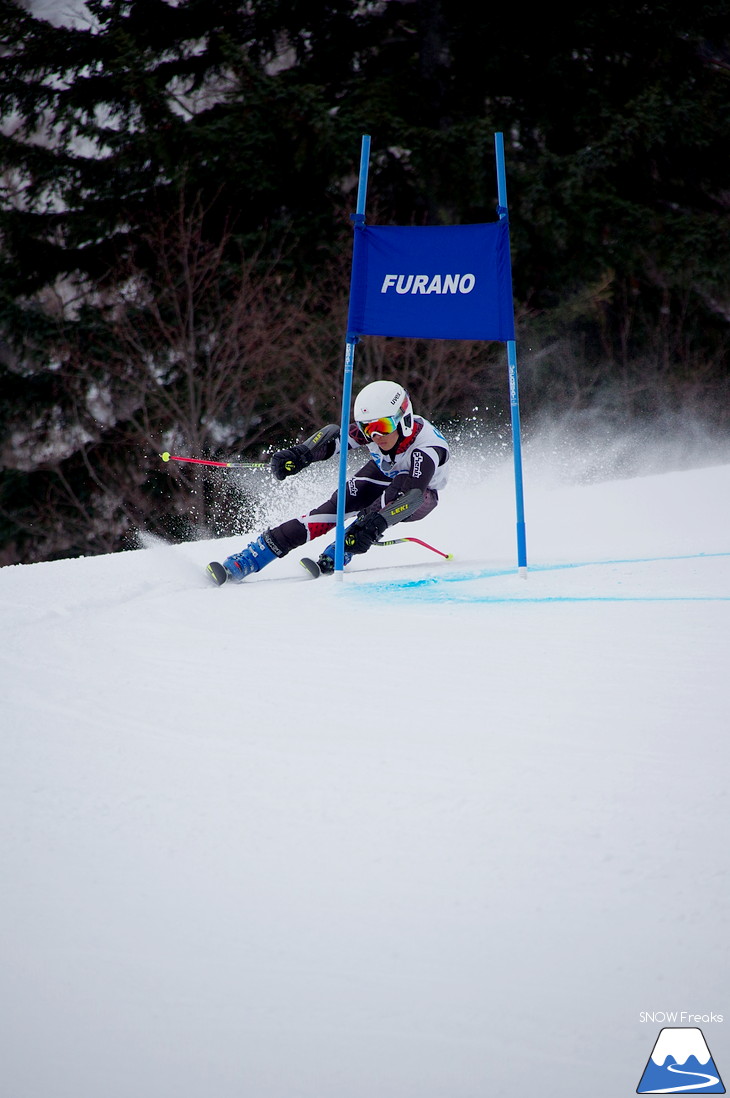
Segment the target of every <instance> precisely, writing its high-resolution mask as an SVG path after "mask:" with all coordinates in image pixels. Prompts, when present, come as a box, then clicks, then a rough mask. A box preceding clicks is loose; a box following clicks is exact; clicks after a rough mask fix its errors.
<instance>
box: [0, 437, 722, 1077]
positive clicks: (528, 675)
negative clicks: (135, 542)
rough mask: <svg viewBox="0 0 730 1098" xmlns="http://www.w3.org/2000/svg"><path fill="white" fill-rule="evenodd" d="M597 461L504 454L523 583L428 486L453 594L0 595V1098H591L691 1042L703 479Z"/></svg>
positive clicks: (702, 681)
mask: <svg viewBox="0 0 730 1098" xmlns="http://www.w3.org/2000/svg"><path fill="white" fill-rule="evenodd" d="M598 456H599V455H597V454H596V453H595V452H594V453H593V454H590V453H587V452H585V453H583V454H582V455H579V454H576V455H574V460H573V461H571V462H567V463H566V461H565V460H564V459H565V454H555V453H552V454H551V452H550V448H549V447H547V449H543V450H542V451H540V450H539V449H538V448H536V447H535V446H528V447H527V448H526V450H525V486H526V490H525V504H526V517H527V537H528V554H529V561H530V569H529V572H528V576H527V578H526V579H524V578H522V577H520V576H519V575H517V573H516V569H515V548H514V543H515V533H514V497H513V491H512V476H511V466H510V463H509V461H504V462H498V463H494V462H491V463H490V462H489V461H485V463H484V468H483V472H482V473H481V474H480V476H479V480H478V483H477V484H476V485H474V484H472V483H470V469H471V468H472V464H471V463H467V462H465V460H464V457H463V455H462V457H461V459H460V458H459V457H458V456H457V457H456V458H455V472H454V477H453V482H452V484H451V485H450V487H449V488H448V489H447V490H446V491H445V492H444V493H443V495H442V501H441V504H440V506H439V508H438V509H437V510H436V511H435V512H434V513H433V514H432V515H431V516H429V518H428V519H426V520H425V521H424V522H422V523H419V524H418V526H412V527H410V529H409V530H406V528H405V527H400V528H398V530H399V532H402V533H406V532H408V533H410V534H412V535H413V536H418V537H420V538H422V539H424V540H426V541H428V542H430V543H431V544H433V545H435V546H438V547H439V548H442V549H444V550H447V551H449V552H453V553H454V560H453V561H442V560H441V559H440V558H438V557H436V556H435V555H433V554H431V553H429V552H428V551H427V550H424V549H422V548H421V547H419V546H415V545H397V546H393V547H389V548H382V549H373V550H372V551H371V553H370V554H368V555H367V556H366V557H363V558H361V559H360V560H358V561H357V562H355V563H354V564H353V566H352V571H351V572H350V574H348V575H346V576H345V577H344V578H342V579H341V580H337V579H328V580H324V579H323V580H320V581H318V582H312V581H310V580H307V579H306V577H305V576H304V573H303V570H302V569H301V568H300V566H299V564H298V560H297V554H293V555H292V556H291V557H289V558H287V559H286V560H284V561H281V562H277V563H275V564H274V565H272V566H271V567H270V568H269V569H267V570H266V571H265V572H263V573H262V574H261V575H260V576H258V577H255V578H253V579H252V580H250V581H246V583H244V584H243V585H241V586H233V585H226V586H225V587H224V588H222V589H215V588H213V587H211V586H209V585H208V582H207V580H206V579H205V576H204V572H203V569H204V565H205V563H206V562H207V561H208V560H209V559H211V558H213V557H215V558H219V559H220V558H221V557H222V556H223V555H225V554H226V553H227V552H229V551H231V550H233V549H235V548H238V547H240V546H241V545H242V544H244V543H245V541H246V538H243V537H241V538H227V539H223V540H220V541H217V542H210V541H208V542H205V541H198V542H191V543H189V544H186V545H182V546H175V547H172V546H165V545H161V544H159V543H158V542H155V541H152V540H150V539H146V542H145V543H146V545H147V548H144V549H140V550H138V551H131V552H127V553H121V554H116V555H110V556H105V557H94V558H88V559H74V560H61V561H57V562H53V563H47V564H35V565H26V566H23V565H18V566H13V567H7V568H3V569H0V605H1V606H2V619H3V622H4V633H5V644H4V646H3V653H2V657H1V663H0V668H1V670H0V683H1V685H2V698H3V713H4V719H3V734H2V737H1V740H0V742H1V744H2V760H1V765H0V780H1V781H2V793H1V796H0V813H1V817H0V826H1V833H2V846H1V849H2V860H1V862H0V870H1V873H2V880H3V882H4V889H3V892H4V897H3V903H2V905H0V941H1V942H2V953H3V960H2V966H3V978H2V982H3V1003H4V1019H3V1024H2V1026H1V1027H0V1034H1V1036H0V1059H1V1061H2V1064H3V1079H4V1082H3V1086H2V1092H3V1094H7V1095H8V1096H12V1098H51V1096H52V1098H102V1096H103V1098H129V1096H130V1095H134V1098H168V1096H169V1098H172V1096H174V1098H212V1096H215V1098H249V1096H250V1098H345V1096H346V1098H375V1096H377V1098H485V1096H488V1098H494V1096H498V1095H514V1094H517V1093H523V1094H526V1095H528V1096H529V1095H540V1096H542V1098H546V1096H555V1098H573V1096H575V1098H579V1096H580V1098H582V1096H583V1095H585V1094H591V1095H592V1096H593V1098H616V1096H617V1095H621V1094H626V1095H628V1094H633V1093H634V1092H635V1090H636V1087H637V1084H638V1081H639V1079H640V1078H641V1074H642V1071H643V1068H644V1065H645V1064H646V1062H647V1058H648V1057H649V1055H650V1052H651V1049H652V1047H653V1046H654V1043H655V1041H656V1038H657V1033H658V1031H659V1029H660V1028H661V1027H660V1026H659V1025H652V1024H647V1023H646V1022H642V1021H641V1020H640V1012H642V1011H669V1010H677V1011H689V1012H698V1013H702V1012H705V1013H709V1012H711V1011H712V1012H720V1014H722V1013H723V1011H724V1016H725V1018H727V1012H728V1009H729V1008H730V1004H729V1003H728V1001H727V986H728V985H727V973H728V963H729V961H730V950H729V947H728V934H727V926H728V915H729V911H728V896H729V893H730V884H729V883H728V882H729V878H728V872H727V870H728V854H727V849H728V845H727V834H728V790H727V774H728V765H729V763H730V745H729V743H728V725H729V721H728V621H729V615H730V513H729V511H728V506H727V500H728V496H729V494H730V454H729V453H727V451H726V452H725V453H724V454H723V455H722V456H721V457H720V459H719V460H718V458H717V455H716V454H714V455H713V457H712V463H710V461H709V460H708V461H707V462H705V463H704V464H703V463H702V462H698V461H695V462H694V464H693V466H692V467H687V466H685V467H682V468H677V467H676V465H675V466H674V467H672V466H671V463H670V462H664V460H663V459H662V460H661V461H659V462H657V461H655V462H654V464H653V465H652V462H651V460H650V458H651V455H650V454H649V453H647V455H646V458H647V461H646V463H645V466H644V468H643V469H634V470H632V475H631V476H623V477H619V476H617V475H612V476H609V477H607V478H604V479H597V478H596V477H595V476H594V477H590V476H586V477H581V478H578V480H577V481H576V480H575V478H574V477H572V476H571V475H569V473H568V471H567V469H568V467H570V468H572V469H573V470H575V469H583V470H586V469H588V468H589V467H593V466H594V465H595V462H596V460H597V459H598ZM599 464H600V461H599ZM657 464H659V465H661V466H662V469H663V471H659V470H658V469H657V468H656V465H657ZM467 466H468V467H467ZM647 469H651V470H652V471H651V472H648V473H647V472H646V470H647ZM252 475H258V474H252ZM317 477H320V478H321V477H324V478H325V479H324V480H318V479H317ZM292 483H295V486H294V487H292ZM325 483H326V484H327V490H328V491H329V490H331V488H332V487H333V486H334V484H335V483H336V469H335V467H334V464H332V463H330V465H329V467H328V468H327V469H326V470H322V469H321V468H320V467H318V468H316V469H315V468H312V469H309V470H306V471H305V472H304V473H302V474H301V476H300V477H298V478H296V482H288V483H287V485H285V486H282V489H281V493H280V494H279V495H278V496H275V498H274V502H273V504H272V507H273V509H274V511H275V510H276V508H279V510H280V511H282V512H284V511H285V510H286V509H287V508H289V510H290V511H291V513H294V514H296V513H300V511H299V508H300V507H301V509H302V510H303V509H304V507H306V506H307V505H311V504H316V503H319V502H320V499H321V498H324V495H323V493H322V488H321V485H323V484H325ZM294 505H296V506H294ZM292 507H294V509H293V510H291V508H292ZM287 513H288V512H287ZM280 517H283V514H282V515H281V516H280ZM323 545H324V542H321V543H317V545H316V548H319V547H320V546H323ZM703 1032H704V1034H705V1037H706V1039H707V1041H708V1043H709V1046H710V1048H711V1049H712V1053H713V1056H714V1059H715V1062H716V1064H717V1065H718V1068H719V1070H720V1072H721V1073H722V1072H723V1068H724V1073H725V1075H727V1074H728V1073H730V1047H728V1045H729V1042H728V1040H727V1037H726V1036H725V1026H724V1025H723V1024H722V1023H720V1022H713V1023H710V1024H705V1025H704V1026H703Z"/></svg>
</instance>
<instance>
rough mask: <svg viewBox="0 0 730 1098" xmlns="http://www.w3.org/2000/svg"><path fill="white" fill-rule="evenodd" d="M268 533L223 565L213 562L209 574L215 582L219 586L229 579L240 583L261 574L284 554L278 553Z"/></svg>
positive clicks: (227, 559) (227, 558)
mask: <svg viewBox="0 0 730 1098" xmlns="http://www.w3.org/2000/svg"><path fill="white" fill-rule="evenodd" d="M268 533H269V532H268V530H267V531H266V532H265V533H263V534H261V536H260V537H258V538H256V541H252V542H251V544H250V545H247V546H246V548H245V549H242V550H241V552H240V553H233V554H232V555H231V556H230V557H226V559H225V560H224V561H223V564H222V565H220V564H218V562H217V561H211V563H210V564H209V565H208V574H209V575H210V576H211V578H212V579H213V581H214V582H215V583H217V584H218V585H219V586H220V585H221V584H222V583H225V582H226V580H227V579H230V580H233V581H234V583H240V582H241V580H242V579H245V578H246V576H250V575H251V573H252V572H260V571H261V569H262V568H265V567H266V565H267V564H271V562H272V560H275V559H276V558H277V557H279V556H281V555H282V554H281V553H277V552H276V550H275V549H274V547H273V544H272V542H271V540H270V538H269V537H268Z"/></svg>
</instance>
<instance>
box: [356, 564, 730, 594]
mask: <svg viewBox="0 0 730 1098" xmlns="http://www.w3.org/2000/svg"><path fill="white" fill-rule="evenodd" d="M714 557H730V552H727V553H687V554H682V555H677V556H669V557H630V558H626V559H615V560H591V561H570V562H566V563H562V564H537V565H533V566H531V567H530V568H529V569H528V571H531V572H559V571H562V570H564V569H566V568H595V567H598V566H602V565H604V566H605V565H609V566H611V565H620V564H657V563H661V562H665V561H678V560H708V559H711V558H714ZM515 574H516V572H515V569H514V568H496V569H495V568H483V569H479V570H478V571H475V572H461V573H458V572H452V573H446V574H445V575H440V576H433V575H431V576H425V577H423V578H422V579H412V580H389V581H388V582H387V583H364V584H359V585H357V586H354V585H353V586H352V587H350V588H349V590H350V591H356V592H357V594H359V595H362V594H364V593H367V594H369V595H375V596H379V595H389V596H393V595H395V596H397V595H399V594H406V593H416V594H417V597H419V598H420V599H422V600H423V601H424V602H470V603H481V602H493V603H499V602H525V603H536V602H563V603H566V602H575V603H579V602H730V595H537V596H532V595H478V594H467V593H464V594H462V593H452V592H447V591H445V590H444V588H445V587H446V586H447V585H450V584H458V583H473V582H474V581H475V580H482V579H497V578H500V577H502V576H514V575H515Z"/></svg>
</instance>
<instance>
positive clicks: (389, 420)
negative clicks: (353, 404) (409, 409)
mask: <svg viewBox="0 0 730 1098" xmlns="http://www.w3.org/2000/svg"><path fill="white" fill-rule="evenodd" d="M402 419H403V413H402V412H398V414H397V415H394V416H383V417H382V418H381V419H371V420H370V421H369V422H368V423H360V422H358V427H359V428H360V430H361V431H362V433H363V434H364V435H365V436H366V437H367V438H372V437H373V435H392V433H393V431H396V430H397V429H398V424H399V423H400V421H401V420H402Z"/></svg>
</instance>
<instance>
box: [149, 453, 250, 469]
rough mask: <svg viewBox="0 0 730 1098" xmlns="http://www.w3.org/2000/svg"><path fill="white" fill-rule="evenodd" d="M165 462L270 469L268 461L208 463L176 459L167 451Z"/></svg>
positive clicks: (227, 467)
mask: <svg viewBox="0 0 730 1098" xmlns="http://www.w3.org/2000/svg"><path fill="white" fill-rule="evenodd" d="M160 457H161V458H162V460H163V461H188V462H192V463H193V464H194V465H217V466H218V467H219V468H221V469H268V467H269V463H268V461H208V460H207V459H206V458H189V457H176V456H175V455H174V454H169V453H168V452H167V450H166V451H165V453H164V454H160Z"/></svg>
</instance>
